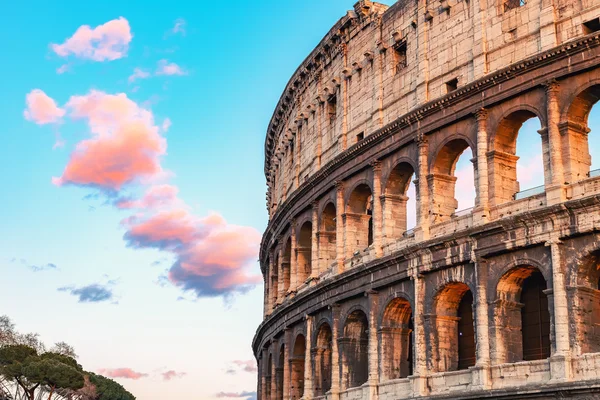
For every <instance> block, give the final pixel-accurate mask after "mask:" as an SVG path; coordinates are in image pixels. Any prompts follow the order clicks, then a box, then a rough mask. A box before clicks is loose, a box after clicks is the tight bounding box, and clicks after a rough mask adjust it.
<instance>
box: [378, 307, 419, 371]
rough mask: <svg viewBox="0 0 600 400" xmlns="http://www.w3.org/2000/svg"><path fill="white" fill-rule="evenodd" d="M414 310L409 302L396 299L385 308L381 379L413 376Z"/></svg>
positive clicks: (382, 328) (382, 333) (382, 325)
mask: <svg viewBox="0 0 600 400" xmlns="http://www.w3.org/2000/svg"><path fill="white" fill-rule="evenodd" d="M412 331H413V324H412V308H411V307H410V303H409V302H408V300H406V299H403V298H396V299H394V300H392V301H391V302H390V303H389V304H388V306H387V307H386V308H385V311H384V313H383V320H382V321H381V341H382V343H381V344H382V346H381V348H382V349H385V350H384V351H383V353H382V354H381V357H382V360H381V361H382V364H381V367H382V368H381V379H382V380H389V379H398V378H406V377H407V376H409V375H412V353H413V349H412Z"/></svg>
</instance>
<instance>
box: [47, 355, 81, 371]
mask: <svg viewBox="0 0 600 400" xmlns="http://www.w3.org/2000/svg"><path fill="white" fill-rule="evenodd" d="M40 358H41V359H42V360H45V359H50V360H55V361H58V362H60V363H63V364H66V365H68V366H71V367H73V368H75V369H77V370H78V371H83V368H82V367H81V365H79V364H78V363H77V361H76V360H75V359H74V358H73V357H70V356H67V355H64V354H60V353H53V352H48V353H44V354H42V355H41V356H40Z"/></svg>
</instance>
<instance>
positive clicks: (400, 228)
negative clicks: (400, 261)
mask: <svg viewBox="0 0 600 400" xmlns="http://www.w3.org/2000/svg"><path fill="white" fill-rule="evenodd" d="M407 202H408V197H407V196H404V195H399V194H383V195H381V209H382V214H383V217H382V218H381V219H382V222H383V244H387V243H392V242H394V241H395V239H400V238H401V237H402V235H403V234H404V232H406V220H407V216H406V203H407Z"/></svg>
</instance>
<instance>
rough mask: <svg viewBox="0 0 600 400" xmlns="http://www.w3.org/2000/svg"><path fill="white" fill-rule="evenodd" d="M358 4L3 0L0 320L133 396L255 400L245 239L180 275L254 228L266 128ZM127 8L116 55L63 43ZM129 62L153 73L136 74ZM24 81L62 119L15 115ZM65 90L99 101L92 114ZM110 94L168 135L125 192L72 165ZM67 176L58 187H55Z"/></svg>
mask: <svg viewBox="0 0 600 400" xmlns="http://www.w3.org/2000/svg"><path fill="white" fill-rule="evenodd" d="M351 7H352V2H349V1H347V0H328V1H327V2H318V3H310V2H305V1H286V2H281V1H274V0H265V1H261V2H246V1H230V2H228V3H227V4H226V5H223V4H219V3H210V4H208V5H207V3H202V2H162V1H144V2H140V1H131V2H117V1H104V2H80V1H62V2H60V3H58V4H52V3H48V2H42V1H31V2H27V3H23V2H12V3H8V4H6V5H4V6H3V13H2V15H1V16H0V38H2V39H0V42H2V46H3V49H4V54H5V55H6V56H7V58H8V60H7V62H3V63H0V76H2V77H3V82H2V90H1V91H0V99H1V102H2V105H3V107H2V108H1V109H0V116H1V117H2V121H3V126H2V128H1V129H0V135H1V139H2V143H3V144H4V146H3V147H2V150H0V151H1V153H2V168H0V179H1V180H2V183H3V193H2V194H3V195H2V196H0V220H1V221H2V223H1V224H0V236H1V237H2V238H3V240H2V241H1V242H0V271H1V272H2V279H0V304H1V305H2V307H0V314H6V315H9V316H10V317H11V318H12V319H13V321H14V322H15V323H16V324H17V328H18V329H19V330H21V331H24V332H38V333H40V335H41V337H42V339H43V340H44V341H45V342H46V343H47V344H48V345H51V344H52V343H54V342H57V341H66V342H68V343H70V344H71V345H73V346H74V347H75V349H76V351H77V353H78V354H79V361H80V362H81V363H82V364H83V365H84V367H85V368H87V369H89V370H92V371H100V370H104V371H109V373H112V374H115V375H121V376H129V377H132V376H133V377H136V378H137V379H127V378H125V377H117V378H116V379H117V380H118V381H119V382H120V383H122V384H123V385H124V386H125V387H126V388H127V389H129V390H130V391H131V392H133V393H134V394H135V395H136V396H137V398H138V399H141V400H150V399H161V400H164V399H170V398H180V397H181V398H184V397H185V398H188V399H216V398H219V397H217V394H218V393H225V394H231V395H235V394H236V393H237V394H241V393H249V394H248V395H246V396H243V395H240V396H238V397H239V398H248V397H252V394H251V392H253V391H255V388H256V378H255V374H254V373H253V372H252V371H251V370H252V368H251V365H252V363H249V364H248V361H251V360H252V358H253V357H252V353H251V349H250V343H251V340H252V337H253V335H254V331H255V329H256V327H257V325H258V324H259V323H260V321H261V319H262V302H263V301H262V293H263V289H262V285H261V284H255V282H256V280H255V278H256V275H257V274H258V273H259V271H258V265H257V263H256V257H257V255H256V254H255V253H252V252H251V251H250V250H251V249H252V248H253V247H252V246H253V245H254V244H255V243H254V242H251V241H250V240H249V239H248V243H245V244H246V245H247V246H248V249H247V250H248V252H243V253H242V254H233V255H231V254H230V252H233V250H235V249H231V248H221V247H218V246H220V245H221V244H222V243H221V242H220V241H219V239H215V240H214V241H213V242H212V243H211V246H217V247H210V249H213V248H216V249H219V253H220V254H221V253H222V254H228V255H229V256H230V258H228V259H227V260H225V261H223V260H216V261H214V260H213V261H211V262H212V264H211V268H216V270H217V271H220V270H219V268H221V267H223V268H225V267H231V266H232V265H234V266H235V267H236V268H237V267H239V270H238V269H236V270H235V273H231V274H229V275H224V276H219V277H220V278H222V279H221V280H217V281H215V282H210V283H209V284H206V283H205V282H204V281H202V282H199V281H198V280H197V279H192V278H195V277H196V276H195V275H193V273H192V275H193V276H192V277H191V278H190V274H189V273H188V274H187V275H185V274H184V275H183V276H182V275H176V274H175V272H177V273H180V274H181V273H182V271H183V272H186V271H187V272H189V270H190V269H191V270H193V271H197V270H195V269H194V268H196V267H198V265H202V266H205V264H207V263H208V264H210V263H209V262H208V261H207V254H206V253H207V251H206V249H204V248H202V246H203V245H204V242H203V240H204V239H203V238H204V236H202V235H204V234H205V233H206V232H208V233H207V234H210V235H219V234H224V233H225V234H232V235H238V236H236V237H238V238H240V237H244V238H247V237H250V236H252V237H254V236H253V234H254V233H255V234H256V235H258V233H259V232H262V231H263V229H264V227H265V226H266V223H267V215H266V210H265V200H264V199H265V195H264V194H265V181H264V176H263V144H264V136H265V131H266V127H267V124H268V122H269V120H270V117H271V114H272V112H273V109H274V107H275V105H276V103H277V101H278V99H279V96H280V94H281V91H282V90H283V88H284V87H285V84H286V83H287V80H288V79H289V77H290V76H291V74H292V73H293V72H294V71H295V69H296V67H297V66H298V65H299V63H300V62H301V61H302V60H303V59H304V58H305V57H306V55H307V54H309V52H310V51H311V50H312V48H313V47H314V46H315V45H316V44H317V43H318V42H319V41H320V39H321V38H322V36H323V35H324V34H325V33H326V32H327V31H328V30H329V28H330V27H331V26H332V25H333V24H334V23H335V21H337V20H338V19H339V18H340V17H342V16H343V15H344V13H345V12H346V10H348V9H350V8H351ZM120 17H122V18H123V19H124V20H126V22H127V26H128V28H129V29H130V34H131V35H132V37H131V38H130V40H129V41H127V43H126V45H125V46H121V47H119V48H118V50H117V53H119V54H117V55H115V54H112V55H110V56H106V55H102V54H96V55H94V54H92V55H90V54H87V53H77V48H76V47H77V46H76V45H73V44H71V45H70V44H68V43H67V42H65V40H66V39H67V38H70V37H72V36H73V35H74V34H75V33H76V31H77V30H78V29H79V28H80V27H81V26H83V25H89V27H90V29H95V28H96V27H98V26H102V25H104V24H106V23H108V22H109V21H114V20H117V19H119V18H120ZM52 44H56V45H57V46H59V47H51V45H52ZM113 50H114V49H113ZM163 60H164V61H163ZM175 66H177V68H178V69H176V68H175ZM167 67H171V68H170V69H169V68H167ZM136 68H138V69H139V71H142V72H143V73H142V74H138V75H148V76H146V77H145V78H143V79H135V80H134V79H133V78H132V79H131V80H130V77H131V76H132V74H134V71H135V69H136ZM34 89H39V90H40V91H42V92H43V93H44V95H45V96H47V98H50V99H52V100H53V101H54V102H55V107H56V108H55V109H51V111H53V112H54V114H52V115H50V116H48V115H44V116H42V118H40V114H37V115H31V114H30V116H29V117H28V119H27V118H25V117H24V110H25V108H26V95H28V94H30V93H32V90H34ZM120 93H124V94H125V96H126V97H123V96H121V97H118V96H117V95H118V94H120ZM73 96H79V97H77V98H76V99H75V100H79V101H87V102H90V101H94V102H96V103H94V104H95V107H96V108H94V110H95V111H94V112H96V114H93V112H91V111H89V110H87V109H85V110H84V109H83V108H82V107H80V108H78V106H77V104H76V103H77V102H76V101H75V100H74V97H73ZM40 98H41V97H39V98H38V99H40ZM47 98H43V99H46V100H47ZM111 101H114V102H116V103H117V104H119V106H124V105H129V106H131V107H132V114H131V115H130V117H132V118H134V119H136V120H139V121H138V122H140V123H142V124H143V129H144V132H145V134H147V135H148V136H147V137H146V138H149V137H150V136H152V137H154V138H157V137H159V138H161V140H162V139H164V148H162V149H161V151H157V152H156V153H155V154H154V153H153V155H152V157H150V158H151V160H146V161H149V162H154V163H155V164H153V165H154V166H155V167H156V166H159V167H160V169H161V173H155V174H151V175H152V176H140V175H139V174H131V175H130V176H129V178H130V179H128V180H126V181H125V182H124V183H123V185H119V187H118V188H117V187H116V185H115V184H106V183H100V182H99V181H93V182H87V183H85V182H83V180H82V179H83V178H82V177H81V176H75V175H74V174H71V173H70V172H69V170H68V168H70V167H73V168H75V164H76V161H77V160H75V161H74V158H73V157H74V156H73V154H75V153H74V150H75V149H76V146H78V145H79V146H81V144H82V143H85V142H84V141H86V140H90V139H91V138H100V139H99V140H103V139H102V138H104V139H106V135H108V136H110V135H114V134H115V130H116V132H119V131H118V129H120V128H122V126H124V125H119V126H117V127H115V126H104V125H103V126H101V127H98V126H95V128H96V129H97V130H98V131H97V132H94V131H93V130H94V126H93V125H92V122H91V121H92V118H97V117H98V115H99V113H100V114H101V113H103V112H106V110H103V109H101V108H102V107H103V105H105V103H103V102H111ZM44 104H45V105H46V106H47V105H48V103H44ZM141 110H148V111H149V112H150V113H151V116H152V121H150V122H148V121H147V120H144V119H143V118H144V117H143V116H140V112H141ZM46 111H48V109H47V108H46ZM44 117H45V118H44ZM167 119H168V121H170V127H169V126H167V125H169V124H165V121H166V120H167ZM50 120H51V121H50ZM105 131H108V133H106V132H105ZM103 135H104V136H103ZM523 148H528V145H527V144H526V145H524V146H523ZM132 149H135V148H133V147H132ZM87 155H88V156H90V157H91V156H95V155H97V153H93V152H91V153H90V152H88V153H87ZM144 156H147V154H145V155H144V154H143V155H142V157H144ZM521 156H522V157H523V158H524V159H527V157H531V158H534V157H535V156H536V155H535V154H534V153H527V154H525V155H523V154H521ZM469 158H470V157H469ZM461 162H462V161H461ZM461 165H463V164H459V169H460V168H461V167H460V166H461ZM466 165H468V164H466ZM596 165H598V164H597V163H596ZM599 167H600V166H599ZM59 177H62V181H61V182H62V183H63V184H62V185H57V184H53V181H52V179H53V178H59ZM54 182H55V183H57V180H56V179H55V181H54ZM532 186H534V185H533V184H532ZM156 187H160V188H163V189H168V190H169V196H170V197H168V199H166V200H165V199H163V198H161V201H163V200H164V201H168V202H169V204H168V205H167V206H165V205H164V204H162V203H161V205H160V206H155V207H154V206H153V207H147V206H141V205H139V204H138V205H134V206H124V204H125V203H124V202H126V201H127V200H130V201H133V200H135V199H139V198H141V197H142V196H143V195H144V193H147V192H148V191H149V190H151V188H156ZM461 205H462V204H461ZM117 206H118V207H117ZM466 206H468V205H466ZM466 206H465V207H466ZM465 207H461V206H459V208H465ZM165 208H168V209H165ZM163 212H169V213H170V212H177V213H179V214H177V215H178V216H180V217H181V218H180V219H178V224H179V225H177V226H176V228H177V229H179V228H182V229H183V228H188V227H189V226H190V225H192V226H193V227H194V230H192V232H191V233H190V232H188V233H189V235H190V236H185V237H184V236H177V237H176V238H166V239H165V238H160V239H156V238H152V237H150V236H148V230H149V226H150V225H152V223H156V224H158V225H157V226H162V225H160V224H159V222H160V221H157V219H158V218H157V217H160V216H161V215H162V214H161V213H163ZM215 215H218V216H219V217H218V218H217V217H215ZM132 216H135V219H130V218H131V217H132ZM128 218H129V219H128ZM178 218H179V217H178ZM152 226H156V225H152ZM167 239H168V240H167ZM195 257H199V258H201V261H197V259H196V258H195ZM174 265H175V266H176V267H174ZM215 265H216V266H215ZM174 271H175V272H174ZM169 272H171V274H173V275H168V274H169ZM167 275H168V276H169V277H170V278H168V277H167ZM248 366H250V367H248ZM125 368H127V369H128V370H127V371H126V373H124V372H123V369H125ZM246 370H250V371H249V372H248V371H246ZM169 371H171V372H172V373H171V374H169V377H171V378H172V379H170V380H165V379H164V374H165V373H167V372H169ZM136 374H137V375H136Z"/></svg>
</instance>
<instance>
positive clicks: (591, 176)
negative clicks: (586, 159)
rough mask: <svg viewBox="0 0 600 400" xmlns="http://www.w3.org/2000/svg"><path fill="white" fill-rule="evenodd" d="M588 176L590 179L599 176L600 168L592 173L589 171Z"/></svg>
mask: <svg viewBox="0 0 600 400" xmlns="http://www.w3.org/2000/svg"><path fill="white" fill-rule="evenodd" d="M588 176H589V177H590V178H597V177H599V176H600V168H599V169H595V170H593V171H590V173H589V174H588Z"/></svg>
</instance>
